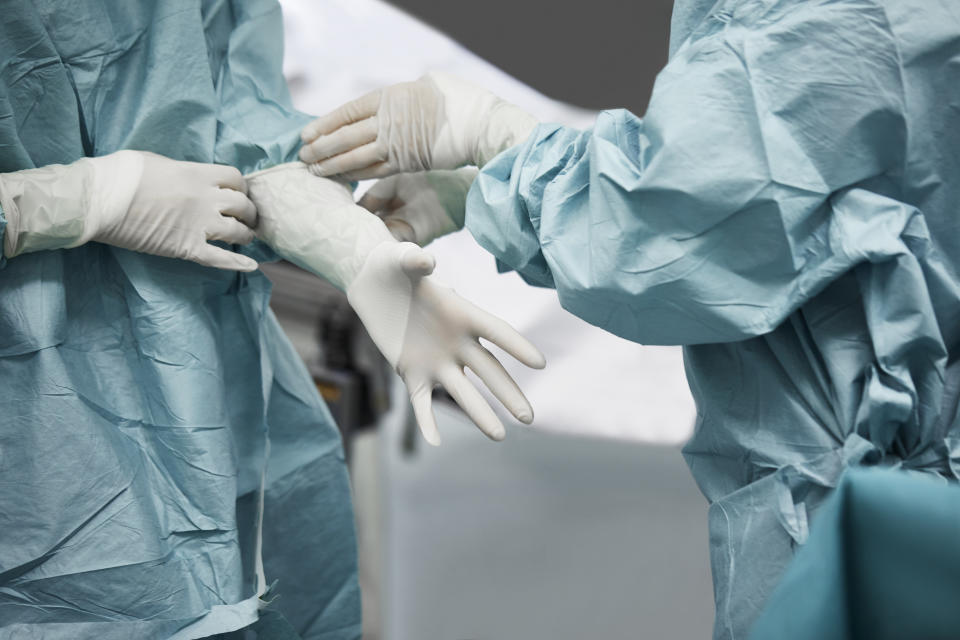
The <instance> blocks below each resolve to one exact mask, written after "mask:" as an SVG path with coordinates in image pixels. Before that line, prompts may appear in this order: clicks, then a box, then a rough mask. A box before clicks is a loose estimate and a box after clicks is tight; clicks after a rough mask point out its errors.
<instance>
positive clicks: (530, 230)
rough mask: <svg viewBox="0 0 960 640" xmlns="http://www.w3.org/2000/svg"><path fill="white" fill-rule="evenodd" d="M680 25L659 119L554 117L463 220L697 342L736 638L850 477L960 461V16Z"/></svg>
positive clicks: (653, 115) (645, 335)
mask: <svg viewBox="0 0 960 640" xmlns="http://www.w3.org/2000/svg"><path fill="white" fill-rule="evenodd" d="M673 27H674V33H673V34H672V39H671V42H672V46H671V49H672V52H671V56H670V59H669V62H668V64H667V66H666V67H665V68H664V69H663V71H662V72H661V73H660V74H659V76H658V77H657V80H656V83H655V86H654V90H653V94H652V97H651V100H650V104H649V106H648V110H647V112H646V115H645V116H644V117H643V118H639V117H636V116H634V115H632V114H630V113H627V112H625V111H607V112H603V113H601V114H600V115H599V117H598V118H597V121H596V124H595V126H594V127H593V129H591V130H589V131H577V130H572V129H569V128H565V127H561V126H556V125H541V126H539V127H538V128H537V129H536V130H535V131H534V132H533V133H532V135H531V136H530V137H529V138H528V139H527V141H526V142H525V143H524V144H522V145H519V146H517V147H514V148H512V149H510V150H508V151H506V152H504V153H502V154H501V155H499V156H498V157H496V158H495V159H494V160H493V161H491V162H490V163H489V164H488V165H487V166H486V167H484V169H483V170H482V172H481V173H480V175H479V176H478V178H477V180H476V182H475V183H474V185H473V187H472V189H471V191H470V194H469V197H468V203H467V216H466V224H467V227H468V228H469V229H470V230H471V232H472V233H473V234H474V236H475V237H476V238H477V239H478V241H479V242H480V244H482V245H483V246H484V247H485V248H487V249H488V250H489V251H490V252H492V253H493V254H494V255H495V256H496V257H497V258H498V260H499V261H500V263H501V266H502V268H505V269H514V270H516V271H518V272H519V273H520V274H521V275H522V276H523V277H524V278H525V279H526V280H528V281H529V282H532V283H534V284H538V285H543V286H550V287H555V288H556V290H557V292H558V294H559V298H560V301H561V303H562V304H563V305H564V307H565V308H566V309H568V310H569V311H570V312H572V313H574V314H576V315H578V316H580V317H582V318H584V319H586V320H587V321H589V322H591V323H593V324H595V325H597V326H600V327H603V328H605V329H607V330H609V331H611V332H613V333H615V334H617V335H619V336H622V337H624V338H627V339H630V340H634V341H637V342H641V343H651V344H679V345H685V349H684V360H685V365H686V371H687V377H688V381H689V384H690V388H691V390H692V391H693V394H694V397H695V399H696V403H697V420H696V428H695V432H694V435H693V437H692V438H691V440H690V441H689V443H688V444H687V446H686V448H685V455H686V458H687V461H688V463H689V465H690V468H691V470H692V472H693V474H694V476H695V478H696V480H697V482H698V484H699V485H700V487H701V489H702V490H703V492H704V494H705V495H706V497H707V499H708V500H709V503H710V509H709V527H710V545H711V556H712V570H713V577H714V591H715V600H716V623H715V633H714V635H715V638H717V639H741V638H746V637H747V634H748V633H749V628H750V625H751V623H752V622H753V620H754V619H755V618H756V616H757V614H758V612H759V611H760V609H761V607H762V606H763V603H764V601H765V599H766V597H767V595H768V594H769V593H770V591H771V590H772V588H773V587H774V585H775V584H776V583H777V581H778V579H779V578H780V576H781V575H782V573H783V571H784V568H785V567H786V566H787V564H788V563H789V561H790V559H791V557H792V555H793V553H794V551H795V550H796V549H797V548H798V546H799V545H802V544H803V543H804V542H805V540H806V538H807V533H808V526H809V522H810V519H811V517H812V516H813V515H814V513H815V511H816V508H817V506H818V505H819V504H820V503H821V502H822V500H823V499H824V497H825V496H827V495H828V494H829V493H830V491H831V490H832V489H833V488H834V487H835V486H836V485H837V483H838V482H839V480H840V478H841V476H842V475H843V473H844V471H845V470H846V469H848V468H850V467H856V466H862V465H884V466H890V467H899V468H905V469H913V470H917V471H923V472H926V473H930V474H938V475H940V476H943V477H946V478H950V479H956V478H957V476H958V473H960V422H958V416H957V408H958V400H960V368H958V366H957V358H958V356H960V274H958V268H960V153H958V149H960V6H958V4H957V3H956V2H953V1H947V0H719V1H718V2H689V1H687V0H678V2H677V3H676V8H675V15H674V21H673ZM624 81H625V82H626V81H629V80H628V79H624ZM638 410H642V407H638Z"/></svg>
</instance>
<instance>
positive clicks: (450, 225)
mask: <svg viewBox="0 0 960 640" xmlns="http://www.w3.org/2000/svg"><path fill="white" fill-rule="evenodd" d="M477 173H478V172H477V169H475V168H473V167H464V168H462V169H457V170H456V171H423V172H420V173H399V174H397V175H395V176H390V177H388V178H383V179H381V180H379V181H377V183H376V184H374V185H373V186H372V187H370V189H369V190H368V191H367V192H366V193H365V194H364V196H363V197H362V198H361V199H360V201H359V202H358V203H357V204H359V205H360V206H361V207H363V208H364V209H367V210H368V211H370V212H372V213H375V214H377V215H378V216H380V218H381V219H382V220H383V222H384V224H386V225H387V229H389V230H390V233H392V234H393V236H394V237H395V238H396V239H397V240H400V241H402V242H413V243H416V244H418V245H420V246H421V247H425V246H426V245H428V244H430V243H431V242H433V241H434V240H436V239H437V238H439V237H440V236H444V235H447V234H448V233H453V232H454V231H459V230H460V229H462V228H463V219H464V214H465V212H466V205H467V202H466V201H467V192H469V191H470V185H472V184H473V180H474V178H476V177H477Z"/></svg>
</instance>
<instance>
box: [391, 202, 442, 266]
mask: <svg viewBox="0 0 960 640" xmlns="http://www.w3.org/2000/svg"><path fill="white" fill-rule="evenodd" d="M383 224H384V225H386V227H387V231H389V232H390V234H391V235H393V237H394V238H396V239H397V241H398V242H412V243H414V244H417V245H419V244H420V242H419V241H418V240H417V234H416V232H415V231H414V230H413V227H411V226H410V223H409V222H407V221H406V220H404V219H403V218H400V217H395V216H387V217H385V218H383ZM432 271H433V270H432V269H431V272H432ZM427 275H429V274H427Z"/></svg>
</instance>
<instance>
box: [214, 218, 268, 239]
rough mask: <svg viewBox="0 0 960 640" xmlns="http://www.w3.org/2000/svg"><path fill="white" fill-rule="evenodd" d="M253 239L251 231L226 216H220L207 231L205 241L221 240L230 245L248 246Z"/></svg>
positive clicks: (253, 234)
mask: <svg viewBox="0 0 960 640" xmlns="http://www.w3.org/2000/svg"><path fill="white" fill-rule="evenodd" d="M255 237H256V234H255V233H254V231H253V229H251V228H250V227H248V226H247V225H245V224H243V223H242V222H240V221H239V220H237V219H236V218H230V217H227V216H221V217H220V219H219V220H216V221H215V222H214V223H213V224H212V225H210V227H209V228H208V229H207V240H222V241H224V242H229V243H230V244H250V243H251V242H253V239H254V238H255Z"/></svg>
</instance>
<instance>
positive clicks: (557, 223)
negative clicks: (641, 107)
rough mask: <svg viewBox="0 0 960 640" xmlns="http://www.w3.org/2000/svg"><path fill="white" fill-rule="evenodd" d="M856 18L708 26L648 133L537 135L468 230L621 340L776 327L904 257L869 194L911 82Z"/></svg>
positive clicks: (555, 129) (874, 193) (687, 339)
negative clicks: (852, 273) (827, 290)
mask: <svg viewBox="0 0 960 640" xmlns="http://www.w3.org/2000/svg"><path fill="white" fill-rule="evenodd" d="M853 4H854V3H843V2H839V3H831V4H823V3H807V4H803V3H798V4H797V5H794V6H793V8H791V9H789V10H787V11H786V13H785V14H784V15H780V16H776V17H774V16H769V15H758V16H755V17H752V18H751V17H749V16H747V17H741V19H740V20H739V21H731V22H730V23H729V24H721V23H717V24H714V25H713V26H714V27H715V29H714V32H713V33H712V34H710V35H707V36H705V37H703V38H702V39H700V40H698V41H695V42H689V43H687V44H686V45H685V46H684V47H683V48H681V50H680V51H678V53H677V54H676V55H675V57H674V58H673V59H672V61H671V62H670V64H669V65H668V66H667V68H666V69H665V70H664V71H663V72H662V73H661V75H660V76H659V78H658V80H657V83H656V86H655V89H654V93H653V96H652V99H651V103H650V106H649V110H648V112H647V116H646V117H645V118H644V119H640V118H637V117H635V116H633V115H631V114H630V113H628V112H626V111H609V112H604V113H602V114H601V115H600V117H599V118H598V120H597V122H596V126H595V127H594V128H593V130H592V131H586V132H580V131H574V130H571V129H566V128H563V127H559V126H551V125H540V126H539V127H538V128H537V129H536V130H535V131H534V133H533V134H532V135H531V136H530V137H529V138H528V139H527V140H526V142H525V143H524V144H522V145H520V146H518V147H514V148H512V149H510V150H508V151H506V152H505V153H503V154H501V155H499V156H498V157H497V158H495V159H494V160H493V161H492V162H491V163H490V164H488V165H487V166H485V167H484V168H483V170H482V171H481V173H480V175H479V177H478V178H477V180H476V182H475V183H474V186H473V188H472V190H471V192H470V195H469V198H468V201H467V213H466V225H467V227H468V228H469V229H470V230H471V232H472V233H473V234H474V235H475V236H476V238H477V240H478V241H479V242H480V244H482V245H483V246H484V247H485V248H487V249H488V250H489V251H490V252H492V253H493V254H494V255H495V256H497V258H498V259H499V260H500V261H501V262H502V263H503V264H504V265H506V266H507V267H508V268H512V269H516V270H518V271H519V272H520V273H521V274H522V275H524V277H526V278H527V279H528V280H531V281H533V282H536V283H539V284H543V285H548V286H555V287H556V289H557V290H558V293H559V296H560V300H561V302H562V304H563V305H564V306H565V307H566V308H567V309H568V310H570V311H571V312H573V313H575V314H576V315H578V316H580V317H582V318H584V319H586V320H588V321H589V322H591V323H594V324H597V325H599V326H602V327H604V328H607V329H609V330H611V331H613V332H614V333H617V334H618V335H621V336H624V337H626V338H629V339H632V340H636V341H639V342H646V343H660V344H678V343H679V344H694V343H707V342H724V341H733V340H739V339H744V338H747V337H750V336H754V335H759V334H763V333H766V332H768V331H770V330H772V329H773V328H775V327H776V326H777V325H778V324H779V323H780V322H782V321H783V320H784V319H785V318H786V317H787V315H789V314H790V313H791V312H792V311H794V310H795V309H797V308H798V307H799V306H800V305H801V304H803V303H804V302H805V301H806V300H808V299H809V298H810V297H812V296H814V295H815V294H817V293H818V292H819V291H821V290H822V289H823V288H824V287H825V286H827V285H828V284H829V283H830V282H831V281H833V280H835V279H836V278H837V277H838V276H839V275H841V274H842V273H844V272H846V271H848V270H849V269H850V268H851V267H852V266H853V265H855V264H857V263H858V262H861V261H863V260H866V259H873V260H877V259H883V258H884V256H893V255H896V254H898V253H899V252H902V251H905V249H904V248H903V243H902V241H901V235H902V234H903V233H904V230H905V229H906V227H907V226H908V224H910V220H911V218H912V217H913V216H914V214H915V212H914V211H912V210H911V209H910V208H909V207H906V206H903V205H901V204H900V203H898V202H896V201H893V200H890V199H887V198H884V197H882V196H880V195H878V193H880V192H883V193H890V192H892V191H893V189H892V188H891V185H894V184H895V183H894V180H895V179H896V178H895V176H896V173H897V171H898V170H899V169H900V165H901V163H902V158H903V151H904V145H905V124H904V118H903V109H904V103H903V100H904V98H903V85H902V81H901V77H900V68H899V62H898V57H897V49H896V47H895V43H894V41H893V38H892V36H891V34H890V32H889V28H888V27H887V24H886V19H885V16H884V15H883V12H882V10H880V9H874V8H870V7H869V6H864V5H862V4H859V3H858V4H857V5H856V6H853ZM779 10H780V11H783V10H782V9H779ZM751 20H752V21H753V23H754V24H753V25H751V24H750V22H751ZM893 192H895V191H893Z"/></svg>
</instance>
